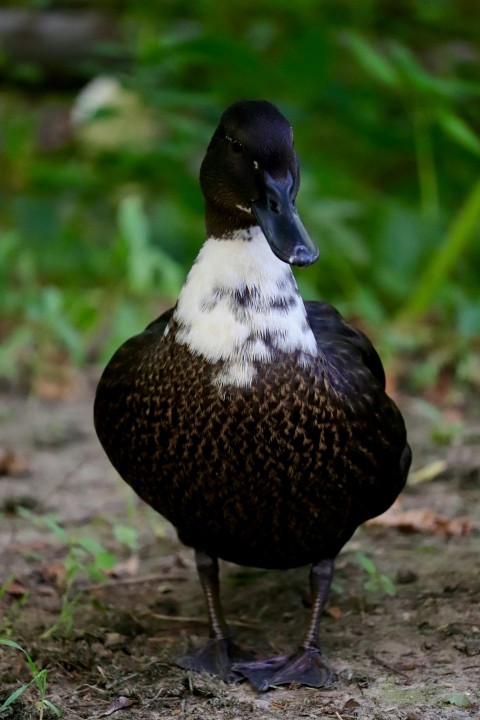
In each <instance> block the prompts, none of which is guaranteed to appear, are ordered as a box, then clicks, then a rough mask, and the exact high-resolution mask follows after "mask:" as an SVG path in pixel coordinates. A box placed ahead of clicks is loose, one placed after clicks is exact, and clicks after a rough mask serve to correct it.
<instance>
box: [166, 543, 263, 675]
mask: <svg viewBox="0 0 480 720" xmlns="http://www.w3.org/2000/svg"><path fill="white" fill-rule="evenodd" d="M195 560H196V564H197V572H198V576H199V578H200V583H201V585H202V589H203V592H204V595H205V603H206V606H207V613H208V620H209V624H210V640H209V641H208V643H207V644H206V645H205V646H204V647H202V648H200V649H199V650H195V651H194V652H192V653H189V654H187V655H182V656H180V657H177V658H175V663H176V664H177V665H178V666H179V667H181V668H183V669H184V670H196V671H197V672H207V673H210V675H218V676H219V677H221V678H222V680H225V681H227V682H235V681H238V680H239V679H240V678H239V677H238V675H234V673H232V671H231V668H232V664H233V663H234V662H237V661H242V660H250V659H252V657H253V654H252V653H249V652H244V651H242V650H241V649H240V648H239V647H238V646H237V645H235V643H234V642H233V641H232V639H231V637H230V633H229V630H228V626H227V623H226V622H225V618H224V615H223V610H222V605H221V602H220V584H219V580H218V560H217V558H216V557H211V556H210V555H208V554H207V553H206V552H204V551H203V550H195Z"/></svg>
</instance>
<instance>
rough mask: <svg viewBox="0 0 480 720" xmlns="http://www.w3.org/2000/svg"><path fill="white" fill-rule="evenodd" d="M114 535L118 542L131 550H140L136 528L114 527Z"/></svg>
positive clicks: (126, 526)
mask: <svg viewBox="0 0 480 720" xmlns="http://www.w3.org/2000/svg"><path fill="white" fill-rule="evenodd" d="M113 534H114V535H115V538H116V539H117V540H118V542H120V543H122V545H126V546H127V547H128V549H129V550H132V551H133V552H135V551H136V550H138V533H137V531H136V530H135V528H133V527H130V526H129V525H114V527H113Z"/></svg>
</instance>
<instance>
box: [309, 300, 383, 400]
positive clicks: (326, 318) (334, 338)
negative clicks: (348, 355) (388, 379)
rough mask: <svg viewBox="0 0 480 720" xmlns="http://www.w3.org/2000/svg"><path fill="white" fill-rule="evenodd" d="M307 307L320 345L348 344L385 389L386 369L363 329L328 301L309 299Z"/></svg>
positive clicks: (311, 325)
mask: <svg viewBox="0 0 480 720" xmlns="http://www.w3.org/2000/svg"><path fill="white" fill-rule="evenodd" d="M305 309H306V311H307V318H308V322H309V323H310V327H311V328H312V330H313V334H314V335H315V340H316V341H317V343H318V345H319V346H325V345H328V344H330V343H334V344H335V345H338V344H339V343H341V344H343V345H344V344H348V345H349V346H350V348H351V350H353V351H356V352H357V353H358V355H359V356H360V360H361V362H362V363H363V365H365V366H366V367H367V368H368V369H369V370H370V372H371V373H372V375H373V377H374V378H375V379H376V380H377V382H378V383H379V384H380V385H381V387H382V388H383V389H385V370H384V369H383V365H382V361H381V360H380V356H379V354H378V353H377V351H376V350H375V348H374V347H373V345H372V343H371V342H370V340H369V339H368V337H367V336H366V335H365V334H364V333H363V332H362V331H361V330H358V329H357V328H354V327H352V326H351V325H349V324H348V323H347V321H346V320H345V319H344V318H343V317H342V315H340V313H339V312H338V310H336V309H335V308H334V307H332V305H329V304H328V303H324V302H318V301H312V300H309V301H307V302H305Z"/></svg>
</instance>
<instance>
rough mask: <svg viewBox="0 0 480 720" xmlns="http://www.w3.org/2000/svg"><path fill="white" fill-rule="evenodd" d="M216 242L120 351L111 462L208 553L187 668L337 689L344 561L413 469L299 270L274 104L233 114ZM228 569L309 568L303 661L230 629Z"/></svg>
mask: <svg viewBox="0 0 480 720" xmlns="http://www.w3.org/2000/svg"><path fill="white" fill-rule="evenodd" d="M200 183H201V188H202V191H203V194H204V197H205V215H206V230H207V240H206V242H205V244H204V245H203V247H202V249H201V251H200V253H199V255H198V257H197V259H196V261H195V263H194V265H193V267H192V269H191V270H190V273H189V274H188V277H187V279H186V282H185V285H184V286H183V289H182V291H181V293H180V296H179V298H178V301H177V303H176V305H175V307H174V308H172V309H171V310H169V311H167V312H165V313H164V314H163V315H162V316H161V317H160V318H158V319H157V320H156V321H155V322H153V323H151V324H150V325H149V326H148V327H147V328H146V330H144V332H142V333H140V334H139V335H136V336H135V337H133V338H131V339H130V340H128V341H127V342H126V343H125V344H124V345H122V346H121V347H120V349H119V350H118V351H117V352H116V353H115V355H114V356H113V358H112V359H111V360H110V362H109V364H108V366H107V368H106V369H105V372H104V373H103V375H102V378H101V380H100V383H99V385H98V389H97V395H96V400H95V427H96V430H97V433H98V437H99V438H100V441H101V443H102V445H103V447H104V449H105V451H106V453H107V455H108V457H109V458H110V460H111V462H112V464H113V465H114V467H115V468H116V469H117V471H118V472H119V473H120V475H121V476H122V478H123V479H124V480H125V481H126V482H127V483H129V484H130V485H131V486H132V488H133V489H134V490H135V491H136V492H137V493H138V495H139V496H140V497H141V498H143V500H145V502H147V503H148V504H149V505H151V506H152V507H153V508H155V510H157V511H158V512H160V513H161V514H162V515H163V516H164V517H166V518H167V519H168V520H169V521H170V522H171V523H173V525H174V526H175V527H176V529H177V531H178V536H179V538H180V540H181V541H182V542H183V543H184V544H185V545H188V546H190V547H192V548H194V550H195V556H196V562H197V568H198V574H199V578H200V582H201V584H202V587H203V591H204V594H205V600H206V606H207V610H208V616H209V621H210V631H211V636H210V640H209V641H208V642H207V644H206V645H205V646H204V647H202V648H201V649H200V650H197V651H195V652H192V653H191V654H189V655H186V656H183V657H181V658H178V659H177V663H178V664H179V665H180V666H181V667H183V668H188V669H193V670H198V671H207V672H209V673H213V674H217V675H219V676H220V677H222V678H223V679H226V680H238V679H241V678H247V679H248V680H249V681H250V682H251V683H252V685H253V686H254V687H256V688H258V689H260V690H266V689H267V688H268V687H271V686H275V685H281V684H287V683H292V682H294V683H300V684H305V685H310V686H315V687H321V686H324V685H327V684H329V683H331V682H332V680H333V677H334V673H333V671H332V670H331V668H330V666H329V664H328V662H327V660H326V659H325V656H324V655H323V654H322V652H321V650H320V646H319V641H318V634H319V633H318V630H319V623H320V616H321V613H322V608H323V607H324V605H325V602H326V600H327V596H328V591H329V587H330V584H331V580H332V575H333V568H334V559H335V557H336V555H337V554H338V553H339V551H340V550H341V548H342V547H343V546H344V545H345V543H346V542H347V540H348V539H349V538H350V537H351V536H352V534H353V532H354V530H355V529H356V528H357V527H358V525H360V524H361V523H363V522H364V521H365V520H368V519H369V518H372V517H374V516H376V515H378V514H380V513H382V512H383V511H384V510H386V509H387V508H388V507H389V506H390V505H391V504H392V503H393V501H394V500H395V498H396V497H397V495H398V493H399V492H400V491H401V489H402V488H403V486H404V484H405V481H406V477H407V474H408V469H409V466H410V461H411V452H410V448H409V446H408V444H407V440H406V431H405V425H404V421H403V418H402V416H401V414H400V412H399V410H398V408H397V407H396V405H395V404H394V402H393V401H392V400H391V399H390V398H389V397H388V396H387V395H386V393H385V375H384V371H383V367H382V363H381V361H380V358H379V356H378V354H377V352H376V351H375V349H374V347H373V346H372V344H371V342H370V341H369V340H368V338H367V337H366V336H365V335H364V334H363V333H362V332H360V331H359V330H356V329H355V328H353V327H352V326H350V325H348V324H347V323H346V322H345V320H344V319H343V318H342V316H341V315H340V314H339V313H338V312H337V311H336V310H335V309H334V308H333V307H332V306H330V305H328V304H326V303H323V302H304V301H303V300H302V298H301V297H300V294H299V292H298V289H297V285H296V282H295V279H294V276H293V274H292V271H291V265H299V266H306V265H310V264H311V263H313V262H315V260H316V259H317V256H318V250H317V248H316V246H315V244H314V243H313V242H312V240H311V239H310V237H309V236H308V234H307V232H306V230H305V228H304V226H303V224H302V222H301V220H300V217H299V215H298V213H297V210H296V207H295V197H296V195H297V192H298V187H299V169H298V160H297V156H296V154H295V150H294V145H293V134H292V129H291V127H290V124H289V122H288V121H287V119H286V118H285V117H284V116H283V115H282V114H281V113H280V112H279V111H278V110H277V108H276V107H275V106H274V105H272V104H270V103H269V102H266V101H240V102H237V103H235V104H233V105H231V106H230V107H229V108H228V109H227V110H226V111H225V112H224V114H223V116H222V118H221V120H220V124H219V126H218V128H217V129H216V131H215V133H214V135H213V137H212V140H211V142H210V144H209V146H208V149H207V153H206V156H205V159H204V161H203V163H202V166H201V171H200ZM218 558H222V559H224V560H228V561H230V562H233V563H238V564H239V565H248V566H253V567H260V568H279V569H280V568H292V567H298V566H302V565H307V564H310V565H311V571H310V586H311V593H312V610H311V619H310V622H309V625H308V629H307V631H306V634H305V636H304V638H303V640H302V641H301V643H300V645H299V647H298V648H296V649H295V650H294V651H293V652H292V654H291V655H287V656H282V657H275V658H271V659H267V660H255V659H251V656H249V655H248V653H243V651H242V650H241V649H240V648H239V647H238V646H237V645H236V644H235V643H234V642H233V640H232V639H231V635H230V632H229V630H228V626H227V624H226V622H225V620H224V616H223V612H222V608H221V603H220V596H219V581H218Z"/></svg>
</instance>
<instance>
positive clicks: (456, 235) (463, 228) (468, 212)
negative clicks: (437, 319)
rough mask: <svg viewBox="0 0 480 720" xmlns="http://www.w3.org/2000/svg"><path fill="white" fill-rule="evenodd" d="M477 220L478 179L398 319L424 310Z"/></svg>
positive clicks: (479, 209)
mask: <svg viewBox="0 0 480 720" xmlns="http://www.w3.org/2000/svg"><path fill="white" fill-rule="evenodd" d="M479 221H480V180H478V181H477V183H476V184H475V185H474V186H473V190H472V192H471V193H470V195H469V196H468V198H467V200H466V201H465V204H464V205H463V207H462V208H461V209H460V211H459V212H458V214H457V216H456V217H455V218H454V220H453V222H452V224H451V226H450V228H449V230H448V231H447V234H446V236H445V239H444V241H443V243H442V244H441V245H440V247H439V248H438V250H437V252H436V254H434V255H433V257H432V259H431V261H430V263H429V264H428V266H427V267H426V268H425V271H424V272H423V274H422V275H421V276H420V278H419V280H418V284H417V289H416V291H415V292H414V293H413V294H412V296H411V298H410V300H409V301H408V302H407V303H406V305H405V306H404V308H403V309H402V310H401V312H400V313H399V317H400V319H401V320H407V321H411V320H415V319H416V318H418V317H420V316H421V315H422V314H423V313H425V312H426V311H427V310H428V308H429V307H430V305H431V304H432V302H433V300H434V299H435V296H436V294H437V292H438V290H439V288H440V287H441V285H442V284H443V283H444V282H445V280H446V279H447V277H448V275H449V274H450V273H451V272H452V270H453V268H454V267H455V264H456V262H457V261H458V258H459V257H460V255H461V254H462V253H463V252H464V250H465V249H466V248H467V247H468V245H469V243H470V242H472V241H473V238H474V237H475V229H476V227H477V224H478V222H479Z"/></svg>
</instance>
